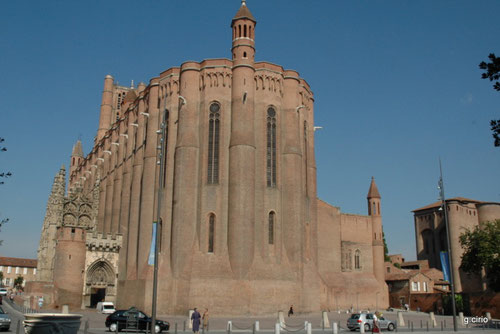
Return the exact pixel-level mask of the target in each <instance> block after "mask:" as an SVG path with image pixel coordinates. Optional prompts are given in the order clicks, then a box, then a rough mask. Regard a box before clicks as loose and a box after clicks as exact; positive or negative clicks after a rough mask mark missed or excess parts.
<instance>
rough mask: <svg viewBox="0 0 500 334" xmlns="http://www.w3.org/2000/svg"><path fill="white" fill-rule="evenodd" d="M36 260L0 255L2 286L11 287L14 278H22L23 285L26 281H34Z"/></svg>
mask: <svg viewBox="0 0 500 334" xmlns="http://www.w3.org/2000/svg"><path fill="white" fill-rule="evenodd" d="M36 270H37V260H36V259H22V258H17V257H3V256H2V257H0V272H2V275H3V278H2V281H1V282H0V283H1V285H2V286H3V287H7V288H13V287H14V281H15V279H16V278H18V277H19V276H21V277H22V278H23V287H24V286H25V285H26V282H31V281H34V280H35V278H36Z"/></svg>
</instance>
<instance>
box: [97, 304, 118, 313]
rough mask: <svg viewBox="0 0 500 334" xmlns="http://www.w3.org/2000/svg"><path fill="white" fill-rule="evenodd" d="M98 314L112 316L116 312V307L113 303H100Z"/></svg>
mask: <svg viewBox="0 0 500 334" xmlns="http://www.w3.org/2000/svg"><path fill="white" fill-rule="evenodd" d="M96 309H97V312H100V313H105V314H111V313H114V312H115V311H116V310H115V305H114V304H113V303H112V302H99V303H97V307H96Z"/></svg>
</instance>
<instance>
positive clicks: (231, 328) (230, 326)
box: [227, 320, 233, 334]
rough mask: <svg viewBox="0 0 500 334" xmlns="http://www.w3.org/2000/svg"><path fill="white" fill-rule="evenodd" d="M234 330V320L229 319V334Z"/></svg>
mask: <svg viewBox="0 0 500 334" xmlns="http://www.w3.org/2000/svg"><path fill="white" fill-rule="evenodd" d="M232 330H233V322H232V321H231V320H229V321H228V322H227V333H228V334H231V331H232Z"/></svg>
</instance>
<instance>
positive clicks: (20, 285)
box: [14, 275, 24, 290]
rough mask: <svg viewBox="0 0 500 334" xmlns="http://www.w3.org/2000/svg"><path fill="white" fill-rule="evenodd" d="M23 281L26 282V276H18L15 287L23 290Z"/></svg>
mask: <svg viewBox="0 0 500 334" xmlns="http://www.w3.org/2000/svg"><path fill="white" fill-rule="evenodd" d="M23 283H24V277H22V276H21V275H19V276H17V277H16V279H15V280H14V288H17V289H18V290H22V289H23Z"/></svg>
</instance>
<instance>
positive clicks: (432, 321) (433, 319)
mask: <svg viewBox="0 0 500 334" xmlns="http://www.w3.org/2000/svg"><path fill="white" fill-rule="evenodd" d="M429 317H430V319H431V325H432V328H435V327H436V316H435V315H434V312H430V313H429Z"/></svg>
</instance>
